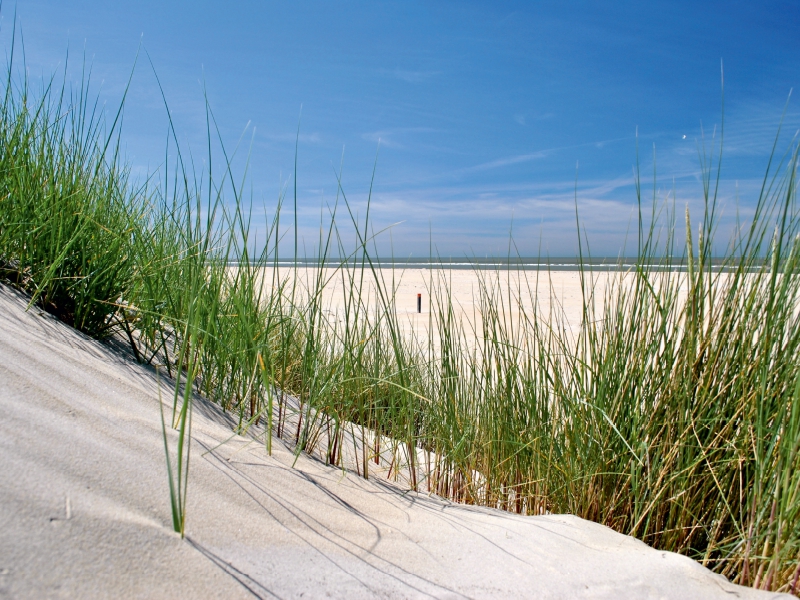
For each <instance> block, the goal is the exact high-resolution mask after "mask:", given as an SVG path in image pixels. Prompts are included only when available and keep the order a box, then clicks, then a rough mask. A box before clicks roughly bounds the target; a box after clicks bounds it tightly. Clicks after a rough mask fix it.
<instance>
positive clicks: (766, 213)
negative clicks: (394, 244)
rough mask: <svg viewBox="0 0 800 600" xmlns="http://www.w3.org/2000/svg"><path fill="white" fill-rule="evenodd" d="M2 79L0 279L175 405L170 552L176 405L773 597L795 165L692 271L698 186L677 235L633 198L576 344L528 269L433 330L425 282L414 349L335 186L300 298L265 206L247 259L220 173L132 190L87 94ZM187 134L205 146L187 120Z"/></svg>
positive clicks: (796, 453)
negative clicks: (629, 237)
mask: <svg viewBox="0 0 800 600" xmlns="http://www.w3.org/2000/svg"><path fill="white" fill-rule="evenodd" d="M12 71H13V70H12V67H11V65H10V66H9V70H8V76H7V78H6V81H5V88H4V90H3V102H2V105H0V268H1V269H2V273H3V277H4V278H5V279H6V280H7V281H9V282H11V283H12V284H14V285H16V286H18V287H20V288H22V289H24V290H27V291H28V292H30V293H31V294H32V301H35V302H38V303H39V304H40V305H41V306H43V307H44V308H45V309H46V310H48V311H50V312H52V313H54V314H56V315H58V316H59V317H60V318H62V319H63V320H65V321H66V322H68V323H70V324H72V325H74V326H75V327H78V328H80V329H82V330H83V331H85V332H87V333H89V334H91V335H94V336H97V337H104V336H108V335H122V336H124V337H125V339H127V340H128V341H129V343H130V344H131V347H132V348H133V352H134V353H135V355H136V357H137V359H138V360H140V361H141V362H144V363H150V364H153V365H158V366H157V368H158V370H159V376H160V377H167V378H172V379H173V380H177V385H176V386H175V390H176V391H175V395H174V397H173V398H172V403H171V410H170V409H169V406H168V408H167V410H166V411H165V412H164V413H163V418H164V440H165V452H166V457H167V463H168V473H169V479H170V488H171V491H172V497H171V506H172V510H173V521H174V522H173V525H174V527H175V529H176V531H180V532H181V533H182V532H183V531H184V528H185V524H186V509H185V506H186V504H185V502H186V494H187V492H189V490H190V488H191V486H190V485H188V466H189V439H190V434H191V399H192V394H193V392H199V393H202V394H203V395H205V396H206V397H207V398H209V399H211V400H213V401H214V402H217V403H218V404H219V405H220V406H222V407H223V408H224V409H225V410H226V411H229V412H230V413H231V414H233V415H235V416H236V417H237V419H238V424H239V430H244V429H246V428H248V427H253V426H256V425H259V426H264V427H266V428H267V431H271V432H273V434H275V435H277V436H279V437H282V438H284V439H286V440H289V441H291V442H293V443H295V444H296V448H297V451H298V452H301V451H315V452H319V453H321V454H322V455H323V456H324V458H325V459H326V460H328V461H329V462H330V463H331V464H335V465H341V466H343V467H344V466H347V467H348V468H354V469H355V470H356V471H357V472H358V473H360V474H361V475H363V476H365V477H369V476H370V469H371V467H370V464H371V461H372V460H373V459H374V458H375V456H376V455H377V454H379V453H380V452H381V451H382V448H380V447H379V446H380V445H381V444H384V445H385V444H387V443H389V444H392V448H393V450H392V451H393V452H395V453H396V454H397V456H400V455H403V456H405V461H406V469H407V473H408V483H409V485H411V486H412V487H417V488H418V489H420V490H421V491H427V490H431V491H433V492H435V493H437V494H440V495H442V496H445V497H448V498H451V499H454V500H457V501H461V502H468V503H474V504H482V505H487V506H493V507H499V508H502V509H505V510H509V511H513V512H519V513H524V514H541V513H545V512H551V513H559V512H568V513H572V514H576V515H579V516H581V517H584V518H587V519H591V520H594V521H597V522H600V523H603V524H606V525H608V526H610V527H612V528H614V529H616V530H617V531H620V532H622V533H627V534H631V535H634V536H637V537H639V538H640V539H642V540H644V541H646V542H647V543H649V544H651V545H652V546H654V547H656V548H661V549H665V550H671V551H676V552H681V553H684V554H687V555H689V556H691V557H693V558H696V559H698V560H700V561H701V562H703V563H704V564H706V565H707V566H709V567H710V568H711V569H713V570H715V571H717V572H719V573H722V574H724V575H726V576H728V577H729V578H730V579H732V580H733V581H735V582H737V583H741V584H744V585H751V586H755V587H759V588H764V589H771V590H783V591H791V592H795V591H796V590H797V584H798V577H799V576H800V560H799V557H800V498H798V494H800V464H799V463H800V353H798V349H799V346H800V323H799V322H798V307H799V306H800V278H799V277H798V275H799V274H800V267H799V266H798V262H799V261H800V244H799V243H798V237H797V235H798V231H799V230H798V210H797V208H798V207H797V197H796V192H797V183H796V177H797V163H798V161H797V159H798V156H797V148H796V146H792V147H791V148H790V151H789V152H788V153H787V155H786V156H785V157H784V159H783V160H777V159H776V160H775V161H774V163H771V164H770V165H769V166H768V168H767V174H766V176H765V179H764V186H763V189H762V191H761V193H760V196H759V197H758V199H757V206H756V209H755V212H754V215H753V218H752V220H751V221H749V222H747V223H746V224H745V226H743V227H741V228H740V229H739V230H738V233H737V235H736V237H734V238H733V239H731V240H730V243H729V245H728V246H727V250H726V252H725V253H724V254H723V255H722V256H715V257H713V259H714V260H713V261H712V252H711V249H712V248H714V247H717V245H716V243H715V240H714V232H715V229H716V225H717V217H716V215H717V199H716V195H715V191H714V189H715V183H716V180H715V177H714V175H713V173H712V172H711V167H710V165H709V164H708V163H706V162H705V161H703V162H702V168H703V173H704V181H703V183H704V185H703V190H704V194H705V207H704V211H703V214H701V215H697V216H699V217H700V218H701V220H700V226H699V229H697V228H696V225H692V223H693V221H692V220H691V218H690V215H689V214H688V211H687V214H686V217H685V221H686V225H685V227H684V225H683V221H684V218H683V215H677V214H676V212H677V211H676V210H675V209H674V208H670V206H666V207H664V209H663V210H662V211H660V212H659V210H657V209H656V203H655V199H654V208H653V209H652V211H651V212H652V214H651V216H652V218H651V219H650V220H649V221H648V219H640V220H639V222H640V226H639V227H640V229H639V235H638V257H637V260H636V261H635V262H636V266H635V267H634V268H632V269H628V270H627V271H625V272H623V271H619V272H617V273H616V274H612V276H611V277H610V280H609V284H608V285H607V286H605V287H604V288H602V289H601V288H600V287H599V286H598V285H597V284H598V280H599V279H598V278H599V277H600V275H599V274H597V273H594V272H593V271H592V269H591V267H590V266H585V267H583V268H582V270H581V271H580V278H581V285H582V293H583V296H582V298H583V314H582V318H581V322H580V324H576V326H575V327H573V328H572V329H569V328H565V327H564V323H563V320H564V316H563V314H562V313H561V312H560V311H559V310H558V307H557V305H556V304H553V305H552V306H554V308H552V309H550V308H548V309H547V310H545V309H543V308H542V306H543V304H541V303H540V302H539V300H540V298H539V297H537V293H540V292H537V290H541V289H542V283H544V284H545V288H546V287H547V286H546V282H547V280H548V272H547V271H546V270H541V271H539V272H533V273H530V272H525V271H518V272H516V273H514V277H508V278H506V279H503V281H506V283H504V284H501V283H500V281H501V278H500V277H499V276H498V273H495V272H491V271H488V272H487V271H479V270H476V278H477V280H478V281H479V286H478V289H477V291H476V297H475V298H474V300H475V304H476V306H477V307H478V314H477V317H479V318H476V319H471V320H461V319H459V318H457V317H456V315H457V312H456V311H455V310H454V306H453V302H454V301H453V298H452V294H450V292H449V291H448V286H447V280H446V274H443V275H441V277H442V280H441V281H438V282H434V281H432V282H431V289H430V291H431V293H432V294H433V297H432V298H431V313H430V328H431V335H430V337H429V338H428V339H419V338H415V337H414V336H413V335H409V334H408V333H406V332H404V331H403V329H402V327H401V324H400V323H399V321H398V316H397V311H396V309H395V297H394V290H395V282H394V281H387V280H385V279H384V275H383V274H382V273H383V271H380V270H378V269H377V268H374V264H373V261H372V253H371V252H370V248H371V244H372V238H371V237H369V236H368V235H367V232H371V231H372V227H371V223H370V222H369V220H368V215H367V219H366V220H364V221H359V220H358V219H357V218H356V216H355V215H354V214H353V213H352V212H351V211H350V207H349V204H348V202H347V198H346V196H345V193H344V190H343V189H341V186H340V188H339V195H338V197H337V200H336V204H335V206H334V207H332V208H331V212H330V216H329V219H328V221H327V223H326V225H325V227H323V228H322V229H321V234H320V238H319V240H318V242H317V247H318V248H319V251H318V254H317V260H318V268H316V269H313V270H312V271H311V272H310V273H311V275H310V276H309V277H310V278H309V279H306V280H303V279H302V278H301V275H300V272H299V271H293V270H291V269H289V270H287V269H278V268H277V265H278V248H279V239H280V238H281V236H282V235H284V234H285V227H284V228H282V227H281V221H280V219H281V205H282V204H283V202H284V198H281V200H280V202H279V207H278V210H277V211H276V213H275V216H274V219H273V220H272V222H271V223H268V226H267V237H266V240H265V241H263V243H261V244H260V245H258V248H259V249H258V250H257V251H254V250H253V248H254V247H256V244H255V240H253V239H252V237H251V233H250V232H251V230H252V229H251V226H250V213H249V210H248V208H247V203H246V202H245V200H244V198H243V196H242V194H241V189H242V187H243V186H242V184H241V183H240V182H238V181H235V180H234V179H233V174H232V172H231V168H230V164H231V160H230V157H229V156H228V155H227V154H224V150H223V153H222V158H221V161H220V163H221V166H222V168H221V172H222V176H221V177H217V178H216V179H215V178H214V177H213V176H212V173H215V172H216V171H213V172H212V170H211V166H209V167H208V168H209V172H207V173H205V174H204V175H203V174H195V173H194V172H193V171H192V169H191V168H190V167H189V166H187V164H186V163H185V162H184V161H183V157H182V155H181V153H180V148H178V147H177V144H176V145H175V146H176V147H175V148H174V149H173V150H174V152H175V154H176V156H177V160H176V164H165V165H163V166H162V169H161V171H160V172H159V173H158V174H153V177H151V178H150V179H148V180H147V182H146V184H145V185H142V186H138V187H137V186H135V185H133V184H132V183H131V182H130V181H129V179H128V177H127V169H126V167H125V164H124V162H123V161H122V159H121V158H120V156H119V153H118V152H117V150H116V148H117V147H118V144H117V141H118V139H119V137H118V129H117V123H116V121H115V122H114V124H113V126H112V127H111V128H110V131H111V132H110V133H109V132H108V131H106V130H105V129H104V127H103V124H104V120H103V119H102V118H101V115H99V114H98V113H97V112H96V111H95V110H94V104H92V103H91V102H90V101H89V95H88V91H87V90H88V81H87V83H86V84H85V85H84V86H83V87H82V88H81V89H80V90H79V91H78V92H76V93H73V94H70V93H67V91H66V90H65V88H63V87H62V88H61V89H56V88H55V86H54V84H53V82H52V81H51V82H50V83H49V84H48V85H47V86H46V87H45V88H44V89H42V90H37V91H36V93H33V92H31V91H30V90H29V89H28V85H27V82H26V81H25V80H24V79H23V80H22V81H19V80H18V79H16V78H15V77H14V76H13V72H12ZM208 123H209V132H213V131H214V130H215V128H214V121H213V116H212V115H211V114H210V112H209V115H208ZM211 137H212V134H211V133H210V134H209V138H210V139H211ZM209 148H211V143H209ZM208 152H209V154H208V156H207V157H206V159H207V162H206V164H208V165H212V164H213V165H216V164H217V163H216V155H213V156H212V152H211V150H209V151H208ZM212 158H213V159H214V161H212ZM196 175H197V176H196ZM201 175H202V176H201ZM223 190H224V195H223ZM294 201H295V204H296V198H295V199H294ZM642 205H643V202H642V199H641V198H639V206H640V212H641V210H642ZM659 206H660V205H659ZM645 222H651V223H652V224H651V225H650V226H646V225H641V223H645ZM340 223H347V230H348V232H349V233H350V234H352V233H353V232H354V233H355V237H356V240H357V243H356V244H355V246H349V247H348V246H347V245H346V244H345V242H344V241H343V239H344V237H345V236H344V235H343V233H342V232H343V229H341V228H340V225H339V224H340ZM679 233H680V235H679ZM290 235H291V231H290ZM295 235H296V228H295ZM659 236H660V237H659ZM684 240H685V242H684ZM295 246H296V244H295ZM582 251H585V248H583V249H582ZM337 256H338V257H343V259H342V263H341V264H340V266H339V267H338V269H335V270H334V275H333V277H336V278H338V280H339V281H340V282H343V283H344V290H343V292H342V293H343V296H342V308H341V310H340V311H339V314H338V315H337V316H338V319H331V318H330V316H329V313H327V312H326V309H327V306H326V305H325V304H324V302H323V299H322V298H323V294H322V292H323V291H324V290H325V288H326V286H328V285H330V284H331V279H330V278H331V277H332V276H331V271H330V270H329V269H326V268H324V267H325V265H327V264H329V263H330V261H331V260H332V257H337ZM662 257H670V258H662ZM672 257H679V258H672ZM294 258H298V257H297V256H296V255H295V256H294ZM712 262H713V264H712ZM586 264H587V265H588V264H589V263H588V262H587V263H586ZM232 265H235V266H232ZM511 268H512V269H513V267H511ZM304 273H306V274H308V273H309V271H304ZM443 273H444V272H443ZM368 290H371V293H372V294H373V295H374V296H375V297H376V298H377V300H378V301H377V308H376V306H375V304H374V303H373V304H370V305H367V303H366V302H365V300H364V298H365V294H366V292H367V291H368ZM603 290H604V291H603ZM551 293H552V290H551ZM547 306H551V305H550V304H548V305H547ZM433 340H435V343H434V341H433ZM169 428H176V429H177V439H176V440H175V441H174V442H170V440H172V439H173V438H172V436H171V434H169V433H168V429H169ZM353 436H355V438H356V439H357V440H358V443H357V444H356V445H355V447H354V448H355V449H354V453H355V454H354V455H355V456H356V460H355V464H348V465H345V464H344V462H343V461H344V458H343V457H344V456H345V454H346V453H345V452H344V449H343V445H344V444H345V443H349V442H348V440H352V438H353ZM271 439H272V436H269V435H268V436H265V443H266V448H265V451H270V444H271ZM351 455H352V453H351ZM423 455H424V456H427V457H428V458H427V459H426V460H427V463H426V464H421V463H420V462H419V460H420V459H419V457H420V456H423ZM395 472H396V471H395Z"/></svg>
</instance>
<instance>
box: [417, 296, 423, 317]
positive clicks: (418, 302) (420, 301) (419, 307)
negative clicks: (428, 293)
mask: <svg viewBox="0 0 800 600" xmlns="http://www.w3.org/2000/svg"><path fill="white" fill-rule="evenodd" d="M417 312H418V313H421V312H422V294H417Z"/></svg>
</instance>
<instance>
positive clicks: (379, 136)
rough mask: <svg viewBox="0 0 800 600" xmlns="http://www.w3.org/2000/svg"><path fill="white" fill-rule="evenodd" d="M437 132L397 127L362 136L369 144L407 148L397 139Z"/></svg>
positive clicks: (421, 128) (369, 132)
mask: <svg viewBox="0 0 800 600" xmlns="http://www.w3.org/2000/svg"><path fill="white" fill-rule="evenodd" d="M435 131H436V130H435V129H432V128H430V127H397V128H393V129H381V130H378V131H368V132H366V133H362V134H361V139H363V140H366V141H368V142H373V143H376V144H377V143H378V142H380V144H381V146H385V147H387V148H405V145H404V144H403V143H402V142H400V141H398V139H397V138H399V137H403V136H408V135H412V134H415V133H434V132H435Z"/></svg>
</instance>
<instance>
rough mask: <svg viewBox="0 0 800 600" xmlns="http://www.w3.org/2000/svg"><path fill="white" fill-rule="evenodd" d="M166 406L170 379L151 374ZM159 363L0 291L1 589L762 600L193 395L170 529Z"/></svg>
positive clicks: (595, 535)
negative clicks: (184, 495)
mask: <svg viewBox="0 0 800 600" xmlns="http://www.w3.org/2000/svg"><path fill="white" fill-rule="evenodd" d="M160 386H161V389H162V392H163V395H164V398H165V401H166V400H168V399H169V398H170V388H169V383H168V382H166V381H164V380H161V381H160ZM158 389H159V383H158V382H157V380H156V376H155V373H154V372H153V371H151V370H148V369H146V368H144V367H141V366H138V365H136V364H135V363H134V362H133V361H132V360H131V359H130V358H129V357H128V356H127V355H126V354H125V353H123V352H118V351H115V350H114V349H113V348H112V347H109V346H108V345H103V344H100V343H98V342H95V341H93V340H90V339H88V338H86V337H85V336H83V335H81V334H79V333H76V332H75V331H73V330H71V329H70V328H68V327H66V326H65V325H63V324H61V323H58V322H57V321H55V320H54V319H53V318H51V317H50V316H48V315H44V314H42V313H41V311H39V310H37V309H31V310H30V311H28V312H25V300H24V299H23V298H22V297H21V296H19V295H18V294H17V293H16V292H13V291H11V290H9V289H8V288H6V287H3V286H0V415H2V416H1V417H0V453H2V454H0V455H1V456H2V469H0V597H10V598H48V597H65V598H112V597H113V598H129V597H142V598H167V597H169V598H190V597H191V598H223V597H224V598H230V599H232V598H240V597H242V598H245V597H253V596H256V597H265V598H268V597H279V598H298V597H305V598H319V597H335V598H381V597H383V598H417V597H437V598H462V597H473V598H568V597H571V598H737V597H738V598H755V597H766V593H764V592H757V591H755V590H751V589H748V588H743V587H739V586H735V585H732V584H730V583H729V582H727V580H725V579H724V578H722V577H720V576H717V575H714V574H713V573H711V572H710V571H708V570H707V569H705V568H703V567H702V566H701V565H699V564H698V563H696V562H694V561H692V560H690V559H688V558H686V557H683V556H679V555H677V554H672V553H669V552H660V551H656V550H653V549H651V548H649V547H648V546H646V545H645V544H643V543H641V542H639V541H637V540H635V539H633V538H630V537H626V536H624V535H620V534H618V533H615V532H613V531H612V530H610V529H608V528H606V527H603V526H601V525H597V524H594V523H590V522H587V521H583V520H581V519H579V518H576V517H572V516H567V515H551V516H537V517H523V516H517V515H512V514H507V513H503V512H500V511H497V510H492V509H481V508H474V507H466V506H458V505H453V504H451V503H448V502H445V501H442V500H440V499H438V498H434V497H428V496H426V495H424V494H415V493H412V492H405V493H404V490H402V489H400V488H398V487H396V486H395V485H394V484H391V483H387V482H384V481H382V480H380V479H374V478H373V479H370V480H368V481H367V480H363V479H361V478H359V477H357V476H356V475H354V474H346V473H343V472H342V471H340V470H337V469H335V468H331V467H327V466H325V465H323V464H322V463H320V462H318V461H316V460H314V459H312V458H308V457H305V456H301V457H300V458H299V459H298V460H297V462H296V464H295V465H294V467H292V463H293V461H294V456H293V455H292V453H291V451H290V449H288V448H287V447H286V446H285V445H284V444H283V442H280V441H277V440H276V441H275V442H274V452H273V455H272V456H271V457H270V456H267V455H266V452H265V449H264V446H263V445H262V444H261V443H258V442H256V441H255V440H253V439H252V438H246V437H238V436H236V437H233V439H231V440H230V441H228V442H227V443H224V444H222V445H220V444H221V443H222V442H224V441H225V440H228V438H230V437H231V425H230V423H229V422H228V420H227V419H226V417H225V416H224V415H222V414H221V413H220V411H219V410H218V409H217V408H216V407H214V406H210V405H208V404H207V403H204V402H203V401H202V400H199V399H198V400H197V401H196V405H195V414H194V424H193V435H194V440H193V447H192V460H191V472H190V481H189V496H188V519H187V538H186V540H181V539H180V538H179V536H178V535H176V534H175V533H173V532H172V530H171V517H170V511H169V494H168V485H167V476H166V467H165V459H164V449H163V440H162V436H161V421H160V417H159V405H158V398H159V395H158Z"/></svg>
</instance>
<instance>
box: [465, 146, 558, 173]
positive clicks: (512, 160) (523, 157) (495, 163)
mask: <svg viewBox="0 0 800 600" xmlns="http://www.w3.org/2000/svg"><path fill="white" fill-rule="evenodd" d="M546 157H547V151H545V150H541V151H539V152H530V153H528V154H517V155H516V156H506V157H503V158H498V159H496V160H490V161H489V162H485V163H481V164H479V165H475V166H474V167H467V168H466V169H464V172H469V171H488V170H489V169H499V168H500V167H507V166H509V165H517V164H519V163H524V162H531V161H532V160H537V159H540V158H546Z"/></svg>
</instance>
